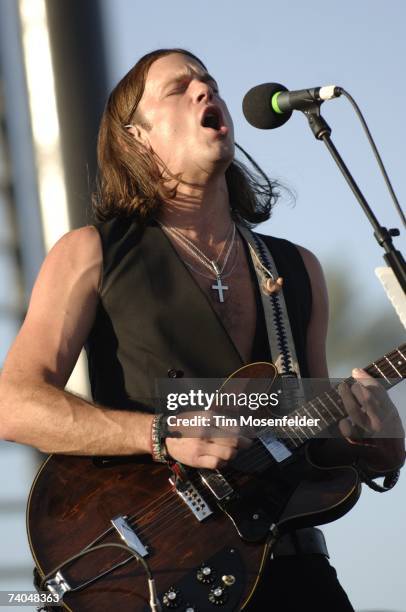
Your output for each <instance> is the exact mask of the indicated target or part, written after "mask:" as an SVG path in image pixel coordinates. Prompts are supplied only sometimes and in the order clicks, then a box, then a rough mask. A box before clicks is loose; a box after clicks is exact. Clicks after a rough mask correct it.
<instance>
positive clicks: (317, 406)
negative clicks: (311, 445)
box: [275, 343, 406, 448]
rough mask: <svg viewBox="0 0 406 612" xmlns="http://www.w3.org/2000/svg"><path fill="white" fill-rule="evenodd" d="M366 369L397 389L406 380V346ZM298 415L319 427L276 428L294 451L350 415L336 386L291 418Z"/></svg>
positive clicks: (297, 410) (351, 380) (279, 435)
mask: <svg viewBox="0 0 406 612" xmlns="http://www.w3.org/2000/svg"><path fill="white" fill-rule="evenodd" d="M363 369H364V370H365V371H366V372H367V373H368V374H369V375H370V376H372V377H373V378H379V379H380V383H381V384H382V386H384V387H385V388H386V389H390V388H391V387H393V386H395V385H396V384H398V383H399V382H401V381H402V380H403V379H404V378H405V377H406V343H405V344H401V345H400V346H398V347H397V348H396V349H394V350H393V351H391V352H390V353H387V354H386V355H384V356H383V357H381V358H380V359H378V360H377V361H373V362H372V363H370V364H369V365H368V366H367V367H365V368H363ZM345 382H347V383H348V384H350V385H351V384H353V383H354V382H355V379H354V378H352V377H349V378H347V379H346V380H345ZM295 416H298V417H299V418H300V417H306V418H313V419H318V420H319V421H318V423H319V425H317V426H314V427H310V426H309V425H308V426H307V427H300V426H296V427H293V426H280V427H277V428H275V429H276V430H277V433H278V437H280V438H281V439H282V438H284V442H285V443H286V442H288V446H291V447H293V448H297V447H298V446H300V445H301V444H302V443H303V442H306V440H309V439H311V438H313V437H316V436H318V435H320V434H321V433H322V432H323V431H324V430H326V429H328V428H329V427H330V426H331V425H333V424H335V423H337V422H338V421H340V420H341V419H342V418H345V417H346V416H348V415H347V411H346V410H345V408H344V405H343V401H342V399H341V396H340V395H339V393H338V391H337V387H332V388H330V389H329V390H328V391H325V392H324V393H322V394H321V395H318V396H317V397H315V398H313V399H312V400H310V401H307V402H305V403H304V404H302V405H301V406H300V407H298V408H297V409H296V410H294V411H292V412H290V413H289V417H295Z"/></svg>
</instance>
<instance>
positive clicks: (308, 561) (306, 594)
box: [244, 555, 354, 612]
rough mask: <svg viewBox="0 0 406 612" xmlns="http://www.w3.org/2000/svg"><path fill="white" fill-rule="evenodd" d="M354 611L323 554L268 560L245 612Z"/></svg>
mask: <svg viewBox="0 0 406 612" xmlns="http://www.w3.org/2000/svg"><path fill="white" fill-rule="evenodd" d="M301 610H303V611H306V612H307V611H308V610H311V612H354V608H353V607H352V605H351V604H350V601H349V599H348V597H347V595H346V594H345V592H344V590H343V588H342V586H341V585H340V583H339V582H338V579H337V573H336V571H335V569H334V568H333V567H331V565H330V563H329V562H328V559H327V557H325V556H324V555H290V556H284V557H282V556H281V557H277V558H276V559H272V560H271V561H269V562H268V564H267V566H266V567H265V569H264V575H263V579H262V581H261V583H260V585H259V586H258V589H257V591H256V593H255V595H254V596H253V598H252V600H251V601H250V603H249V604H248V605H247V607H246V608H244V612H300V611H301Z"/></svg>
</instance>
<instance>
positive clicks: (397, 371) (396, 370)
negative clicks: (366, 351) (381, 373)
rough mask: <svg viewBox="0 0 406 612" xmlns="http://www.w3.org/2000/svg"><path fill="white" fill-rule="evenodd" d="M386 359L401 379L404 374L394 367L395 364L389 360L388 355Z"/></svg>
mask: <svg viewBox="0 0 406 612" xmlns="http://www.w3.org/2000/svg"><path fill="white" fill-rule="evenodd" d="M385 359H386V361H387V362H388V363H389V365H390V366H391V367H392V369H393V370H395V372H396V374H398V375H399V376H400V377H402V374H401V373H400V372H399V370H398V369H397V367H396V366H394V365H393V363H392V362H391V361H390V360H389V359H388V357H387V356H386V355H385Z"/></svg>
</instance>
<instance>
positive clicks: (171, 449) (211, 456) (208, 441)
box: [165, 436, 252, 470]
mask: <svg viewBox="0 0 406 612" xmlns="http://www.w3.org/2000/svg"><path fill="white" fill-rule="evenodd" d="M165 442H166V448H167V450H168V453H169V455H170V456H171V457H172V458H173V459H175V460H176V461H179V462H180V463H184V464H185V465H189V466H191V467H195V468H208V469H211V470H215V469H217V468H221V467H224V465H225V464H226V463H227V462H228V461H231V459H234V457H235V456H236V455H237V452H238V451H239V450H240V449H242V448H248V447H249V446H250V445H251V442H252V441H251V440H249V439H248V438H243V437H232V436H228V437H225V438H220V437H219V438H217V437H213V438H207V437H206V438H183V437H182V438H171V437H168V438H166V439H165Z"/></svg>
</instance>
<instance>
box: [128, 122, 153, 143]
mask: <svg viewBox="0 0 406 612" xmlns="http://www.w3.org/2000/svg"><path fill="white" fill-rule="evenodd" d="M124 127H125V128H126V129H127V132H130V134H131V135H132V137H133V138H135V140H136V141H137V142H139V143H140V144H142V145H144V146H145V147H148V146H149V138H148V135H147V134H148V132H147V130H146V129H145V128H143V127H142V126H141V125H139V124H136V125H133V124H131V123H129V124H127V125H125V126H124Z"/></svg>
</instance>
